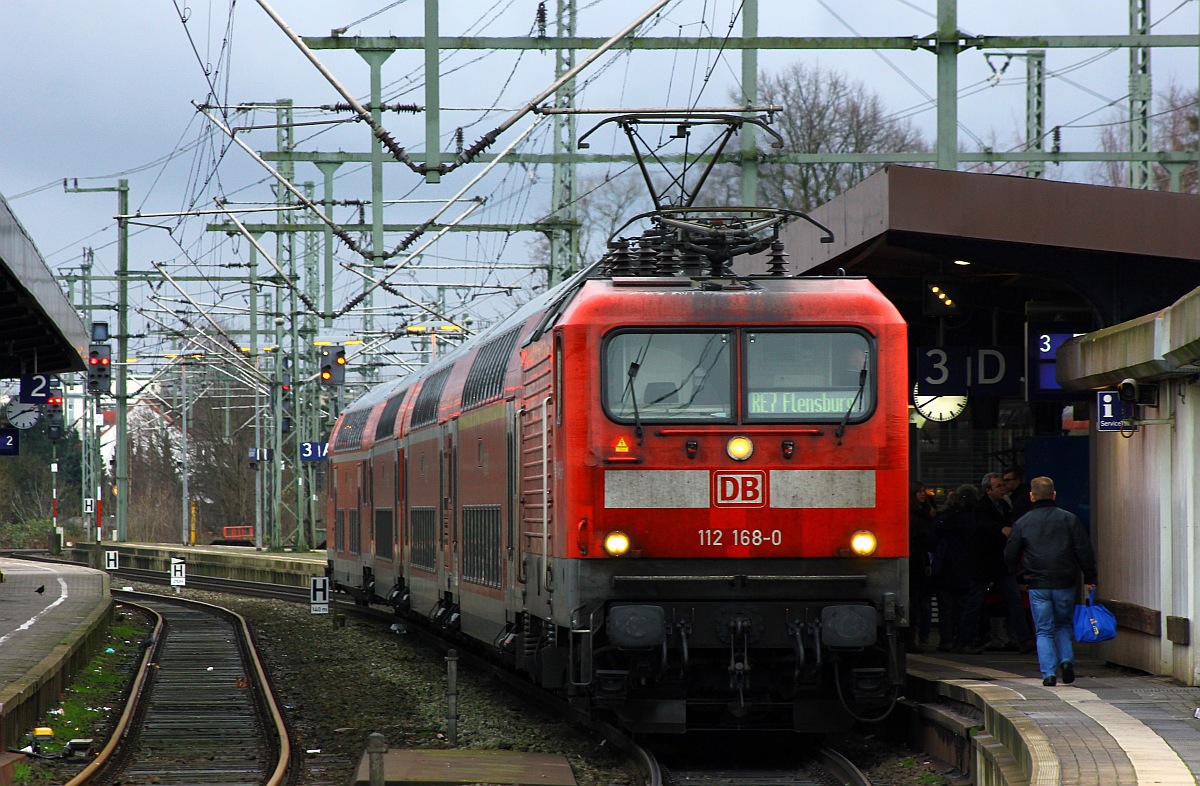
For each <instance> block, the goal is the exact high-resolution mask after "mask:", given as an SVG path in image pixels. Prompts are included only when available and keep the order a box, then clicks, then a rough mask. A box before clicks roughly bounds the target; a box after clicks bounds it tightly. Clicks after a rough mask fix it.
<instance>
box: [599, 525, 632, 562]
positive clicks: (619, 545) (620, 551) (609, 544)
mask: <svg viewBox="0 0 1200 786" xmlns="http://www.w3.org/2000/svg"><path fill="white" fill-rule="evenodd" d="M604 550H605V551H607V552H608V555H609V556H610V557H621V556H624V555H625V554H628V553H629V536H628V535H626V534H625V533H624V532H619V531H618V532H610V533H608V534H607V535H605V536H604Z"/></svg>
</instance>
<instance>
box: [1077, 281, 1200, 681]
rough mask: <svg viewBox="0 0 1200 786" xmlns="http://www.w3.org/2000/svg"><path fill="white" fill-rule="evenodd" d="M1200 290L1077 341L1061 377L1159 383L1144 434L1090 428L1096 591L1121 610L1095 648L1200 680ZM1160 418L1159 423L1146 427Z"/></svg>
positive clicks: (1095, 385) (1083, 382) (1096, 384)
mask: <svg viewBox="0 0 1200 786" xmlns="http://www.w3.org/2000/svg"><path fill="white" fill-rule="evenodd" d="M1198 301H1200V290H1197V291H1195V292H1192V293H1190V294H1189V295H1187V296H1185V297H1184V298H1182V299H1181V300H1180V301H1179V302H1178V303H1176V304H1175V305H1173V306H1171V307H1170V308H1167V309H1165V310H1164V311H1162V312H1158V313H1157V314H1152V315H1148V316H1147V317H1143V318H1140V319H1138V320H1133V321H1131V322H1129V323H1125V324H1124V325H1116V326H1114V327H1112V328H1107V329H1105V330H1103V331H1098V332H1097V333H1092V334H1088V335H1087V336H1082V337H1079V338H1076V339H1072V340H1071V341H1070V342H1068V344H1069V345H1070V346H1069V347H1068V348H1067V353H1066V357H1065V358H1064V354H1063V353H1062V352H1061V351H1060V354H1059V358H1060V361H1059V379H1060V381H1062V382H1064V384H1069V385H1070V387H1072V388H1073V389H1075V390H1080V391H1089V390H1094V389H1104V388H1109V389H1111V387H1112V386H1113V385H1114V384H1115V381H1119V380H1121V379H1125V378H1131V379H1135V380H1137V381H1138V383H1139V385H1140V386H1146V387H1152V388H1157V390H1158V406H1157V407H1142V408H1141V410H1140V412H1139V413H1138V415H1139V417H1140V419H1141V420H1142V421H1143V423H1142V425H1140V426H1139V428H1138V430H1137V431H1136V432H1123V433H1114V432H1104V433H1098V432H1097V431H1096V430H1095V421H1094V419H1093V424H1092V432H1091V442H1092V445H1091V454H1092V479H1091V480H1092V482H1091V486H1092V496H1093V507H1092V510H1093V515H1094V519H1093V527H1092V533H1093V539H1094V542H1095V546H1096V551H1097V557H1098V560H1099V572H1100V584H1099V588H1098V590H1097V596H1098V597H1100V598H1102V599H1104V600H1105V601H1110V602H1111V605H1112V606H1113V607H1114V611H1117V612H1118V621H1119V622H1120V623H1121V627H1119V629H1118V635H1117V638H1116V639H1115V640H1113V641H1109V642H1105V643H1103V644H1100V645H1091V646H1096V647H1098V648H1099V651H1098V653H1097V654H1099V655H1100V656H1101V657H1103V658H1105V659H1107V660H1110V661H1112V662H1114V663H1117V664H1120V665H1123V666H1129V667H1132V668H1136V669H1140V670H1142V671H1146V672H1149V673H1151V674H1159V675H1167V676H1171V677H1175V678H1176V679H1179V680H1180V681H1182V682H1184V683H1186V684H1188V685H1200V657H1198V651H1200V647H1198V646H1197V642H1196V638H1197V635H1198V634H1200V631H1198V630H1197V628H1196V625H1197V622H1198V621H1200V578H1198V577H1197V571H1198V570H1200V560H1198V556H1197V555H1198V554H1200V521H1198V515H1197V502H1198V495H1200V492H1198V491H1197V488H1198V487H1200V451H1198V448H1200V367H1197V366H1196V365H1195V364H1196V362H1197V360H1198V359H1200V358H1198V357H1197V355H1198V354H1200V320H1197V319H1194V318H1189V315H1191V314H1193V312H1195V311H1196V304H1197V302H1198ZM1145 421H1159V422H1145Z"/></svg>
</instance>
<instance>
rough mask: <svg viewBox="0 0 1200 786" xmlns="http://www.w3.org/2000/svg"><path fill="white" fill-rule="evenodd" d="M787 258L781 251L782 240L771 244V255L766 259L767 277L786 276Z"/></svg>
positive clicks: (785, 253)
mask: <svg viewBox="0 0 1200 786" xmlns="http://www.w3.org/2000/svg"><path fill="white" fill-rule="evenodd" d="M787 258H788V255H787V252H785V251H784V250H783V241H782V240H776V241H775V242H773V243H771V255H770V256H769V257H767V275H770V276H786V275H787Z"/></svg>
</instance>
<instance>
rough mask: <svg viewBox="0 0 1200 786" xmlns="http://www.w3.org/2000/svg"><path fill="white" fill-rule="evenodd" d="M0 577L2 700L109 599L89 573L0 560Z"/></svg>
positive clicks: (93, 572) (98, 576)
mask: <svg viewBox="0 0 1200 786" xmlns="http://www.w3.org/2000/svg"><path fill="white" fill-rule="evenodd" d="M0 571H3V573H4V582H3V583H0V694H2V693H3V689H4V688H5V687H7V686H8V685H10V684H12V683H13V682H15V681H17V680H18V679H21V678H23V677H25V676H26V675H27V674H28V673H29V672H30V671H31V670H32V669H34V668H36V667H37V666H38V664H40V663H41V661H42V659H43V658H45V657H46V656H47V655H49V654H50V652H51V650H53V649H54V648H55V647H56V646H58V645H59V644H60V643H62V642H63V640H64V639H66V638H67V636H68V634H70V633H71V632H72V631H74V630H75V628H76V627H78V626H79V624H80V623H81V622H82V621H83V620H85V619H87V618H88V617H90V616H91V615H92V614H93V613H94V612H95V611H96V609H97V608H99V607H101V606H107V605H108V604H109V603H110V602H111V599H110V598H109V596H108V592H107V591H106V589H105V584H104V579H105V576H104V574H103V573H101V572H100V571H97V570H92V569H90V568H85V567H81V566H77V565H66V564H49V563H39V562H31V561H27V560H19V559H8V558H4V557H0ZM38 588H41V589H42V592H40V593H39V592H37V590H38Z"/></svg>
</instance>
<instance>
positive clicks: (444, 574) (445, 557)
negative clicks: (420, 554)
mask: <svg viewBox="0 0 1200 786" xmlns="http://www.w3.org/2000/svg"><path fill="white" fill-rule="evenodd" d="M441 444H442V449H441V461H440V465H441V489H442V491H441V497H442V504H441V508H442V510H441V515H442V533H441V544H442V563H441V571H440V578H441V580H442V581H441V586H442V587H443V589H444V591H445V592H447V593H450V594H451V596H452V597H451V600H453V595H456V594H457V592H458V569H457V565H458V498H457V497H458V470H457V467H458V455H457V453H458V420H451V421H450V422H449V423H448V424H447V425H446V427H445V431H444V432H443V433H442V443H441Z"/></svg>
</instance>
